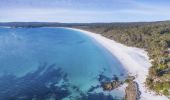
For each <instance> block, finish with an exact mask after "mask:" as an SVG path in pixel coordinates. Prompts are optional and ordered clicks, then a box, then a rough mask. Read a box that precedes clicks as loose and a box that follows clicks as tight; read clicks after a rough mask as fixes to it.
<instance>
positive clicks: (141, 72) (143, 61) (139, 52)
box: [69, 28, 168, 100]
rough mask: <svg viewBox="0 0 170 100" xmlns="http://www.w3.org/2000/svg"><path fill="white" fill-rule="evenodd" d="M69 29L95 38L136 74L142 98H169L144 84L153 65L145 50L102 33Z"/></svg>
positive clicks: (130, 72) (162, 99) (148, 99)
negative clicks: (150, 90)
mask: <svg viewBox="0 0 170 100" xmlns="http://www.w3.org/2000/svg"><path fill="white" fill-rule="evenodd" d="M69 29H72V30H75V31H79V32H82V33H84V34H86V35H88V36H90V37H91V38H93V39H95V40H96V41H97V42H98V43H100V44H101V45H102V46H103V47H105V48H106V49H107V50H108V51H110V52H111V54H113V55H114V56H115V57H116V58H117V59H118V60H119V61H120V62H121V63H122V65H123V66H124V68H125V69H126V70H127V71H128V73H129V74H131V75H135V76H136V79H135V81H136V82H137V83H138V85H139V90H140V92H141V100H168V98H167V97H165V96H159V95H155V94H154V93H153V92H149V91H148V90H147V88H146V87H145V85H144V82H145V79H146V77H147V75H148V69H149V67H151V63H150V61H149V57H148V55H147V52H146V51H145V50H143V49H139V48H134V47H128V46H125V45H123V44H120V43H117V42H115V41H114V40H110V39H108V38H106V37H104V36H101V35H100V34H96V33H92V32H88V31H84V30H80V29H74V28H69Z"/></svg>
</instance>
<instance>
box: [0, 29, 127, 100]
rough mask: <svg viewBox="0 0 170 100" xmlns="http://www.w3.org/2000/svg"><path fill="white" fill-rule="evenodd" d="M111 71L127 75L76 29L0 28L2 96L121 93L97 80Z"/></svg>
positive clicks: (42, 99)
mask: <svg viewBox="0 0 170 100" xmlns="http://www.w3.org/2000/svg"><path fill="white" fill-rule="evenodd" d="M114 76H117V77H119V79H123V78H124V77H125V76H126V73H125V70H124V69H123V67H122V65H121V64H120V62H119V61H118V60H117V59H116V58H115V57H114V56H113V55H111V54H110V53H109V52H108V51H107V50H106V49H105V48H103V47H102V46H101V45H100V44H98V43H97V42H96V41H95V40H94V39H92V38H90V37H88V36H86V35H84V34H83V33H81V32H79V31H74V30H71V29H66V28H0V100H1V99H5V100H13V99H14V100H31V99H35V100H61V99H63V100H93V99H94V98H93V97H96V98H100V99H101V100H102V98H106V100H112V99H113V98H114V97H115V96H116V97H118V98H119V97H120V98H121V97H122V96H123V95H124V94H123V93H122V91H118V90H114V91H110V92H104V91H103V90H102V88H101V86H100V85H101V79H100V78H102V79H103V80H104V81H110V80H112V78H113V77H114ZM103 80H102V81H103ZM96 98H95V99H96ZM98 100H99V99H98Z"/></svg>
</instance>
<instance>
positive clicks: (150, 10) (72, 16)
mask: <svg viewBox="0 0 170 100" xmlns="http://www.w3.org/2000/svg"><path fill="white" fill-rule="evenodd" d="M169 5H170V0H0V22H63V23H94V22H139V21H140V22H141V21H142V22H145V21H162V20H170V6H169Z"/></svg>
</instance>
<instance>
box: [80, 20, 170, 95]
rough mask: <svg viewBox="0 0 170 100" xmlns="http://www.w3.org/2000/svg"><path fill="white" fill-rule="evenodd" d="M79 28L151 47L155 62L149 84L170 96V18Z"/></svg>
mask: <svg viewBox="0 0 170 100" xmlns="http://www.w3.org/2000/svg"><path fill="white" fill-rule="evenodd" d="M78 28H81V29H85V30H88V31H92V32H96V33H99V34H101V35H103V36H105V37H107V38H110V39H113V40H115V41H117V42H120V43H123V44H125V45H128V46H133V47H139V48H144V49H145V50H146V51H148V54H149V57H150V60H151V61H152V66H151V67H150V69H149V75H148V77H147V79H146V86H147V87H148V88H149V89H150V90H153V91H155V92H156V93H157V94H160V95H162V94H163V95H166V96H170V22H169V21H165V22H152V23H117V24H99V25H97V24H95V25H87V26H86V25H84V26H80V27H78Z"/></svg>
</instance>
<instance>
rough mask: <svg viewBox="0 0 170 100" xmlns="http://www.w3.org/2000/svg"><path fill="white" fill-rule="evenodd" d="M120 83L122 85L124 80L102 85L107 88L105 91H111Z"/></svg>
mask: <svg viewBox="0 0 170 100" xmlns="http://www.w3.org/2000/svg"><path fill="white" fill-rule="evenodd" d="M120 85H122V82H120V81H112V82H106V83H103V84H102V87H103V90H105V91H111V90H113V89H116V88H118V87H119V86H120Z"/></svg>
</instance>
